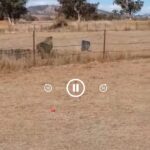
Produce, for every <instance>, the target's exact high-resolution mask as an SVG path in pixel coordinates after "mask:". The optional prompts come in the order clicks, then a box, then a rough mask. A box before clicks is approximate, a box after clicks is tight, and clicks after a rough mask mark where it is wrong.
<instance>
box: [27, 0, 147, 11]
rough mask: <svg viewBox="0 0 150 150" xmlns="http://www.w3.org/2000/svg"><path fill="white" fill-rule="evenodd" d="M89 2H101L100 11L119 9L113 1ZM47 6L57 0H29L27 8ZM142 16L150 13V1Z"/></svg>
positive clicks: (94, 0)
mask: <svg viewBox="0 0 150 150" xmlns="http://www.w3.org/2000/svg"><path fill="white" fill-rule="evenodd" d="M88 1H89V2H100V6H99V8H100V9H103V10H107V11H112V10H113V9H119V7H118V6H116V5H113V0H88ZM45 4H58V2H57V0H29V2H28V4H27V6H33V5H45ZM140 13H141V14H144V13H150V0H144V7H143V8H142V10H141V12H140Z"/></svg>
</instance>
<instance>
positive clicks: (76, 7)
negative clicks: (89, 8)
mask: <svg viewBox="0 0 150 150" xmlns="http://www.w3.org/2000/svg"><path fill="white" fill-rule="evenodd" d="M78 5H79V2H76V3H75V5H74V11H75V12H76V13H77V16H78V22H81V17H82V15H81V14H80V9H79V8H78Z"/></svg>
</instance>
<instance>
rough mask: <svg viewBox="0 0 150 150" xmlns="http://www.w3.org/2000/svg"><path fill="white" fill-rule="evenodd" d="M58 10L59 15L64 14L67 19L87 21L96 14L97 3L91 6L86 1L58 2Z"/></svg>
mask: <svg viewBox="0 0 150 150" xmlns="http://www.w3.org/2000/svg"><path fill="white" fill-rule="evenodd" d="M58 2H59V3H60V8H59V9H58V12H59V14H64V15H65V17H66V18H67V19H71V18H74V19H78V21H80V20H81V18H84V19H87V18H90V17H92V15H93V14H96V13H97V7H98V5H99V3H96V4H91V3H88V2H87V0H58Z"/></svg>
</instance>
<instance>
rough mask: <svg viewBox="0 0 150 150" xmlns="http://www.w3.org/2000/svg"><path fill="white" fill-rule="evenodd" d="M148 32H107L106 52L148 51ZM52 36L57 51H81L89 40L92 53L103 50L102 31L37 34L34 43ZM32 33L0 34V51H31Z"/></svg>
mask: <svg viewBox="0 0 150 150" xmlns="http://www.w3.org/2000/svg"><path fill="white" fill-rule="evenodd" d="M149 35H150V31H107V32H106V50H107V51H111V50H114V51H116V50H119V51H127V50H133V51H134V50H144V49H150V42H149V41H150V36H149ZM48 36H53V38H54V48H55V49H57V50H69V51H73V50H75V51H76V50H77V51H80V50H81V41H82V40H89V41H90V42H91V50H92V51H99V52H100V51H102V50H103V40H104V37H103V36H104V31H99V32H37V33H36V43H39V42H41V41H43V40H44V39H45V38H46V37H48ZM32 47H33V36H32V33H14V34H0V49H6V50H7V49H17V48H18V49H19V48H20V49H32Z"/></svg>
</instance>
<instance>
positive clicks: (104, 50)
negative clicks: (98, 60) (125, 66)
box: [103, 29, 106, 59]
mask: <svg viewBox="0 0 150 150" xmlns="http://www.w3.org/2000/svg"><path fill="white" fill-rule="evenodd" d="M105 53H106V29H105V30H104V42H103V59H105Z"/></svg>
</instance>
